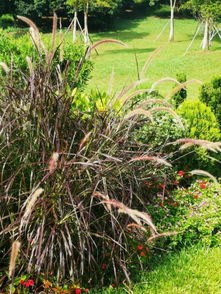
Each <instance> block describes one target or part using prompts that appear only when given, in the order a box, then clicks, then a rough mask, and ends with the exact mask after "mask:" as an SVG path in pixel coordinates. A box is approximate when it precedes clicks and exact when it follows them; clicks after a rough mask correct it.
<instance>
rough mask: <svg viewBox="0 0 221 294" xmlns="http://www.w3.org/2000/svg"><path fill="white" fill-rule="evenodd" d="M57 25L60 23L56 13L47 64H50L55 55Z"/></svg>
mask: <svg viewBox="0 0 221 294" xmlns="http://www.w3.org/2000/svg"><path fill="white" fill-rule="evenodd" d="M57 23H58V18H57V14H56V13H55V12H54V16H53V25H52V33H51V48H50V50H49V52H48V54H47V56H46V63H47V64H50V63H51V61H52V59H53V57H54V53H55V50H56V48H55V45H56V32H57Z"/></svg>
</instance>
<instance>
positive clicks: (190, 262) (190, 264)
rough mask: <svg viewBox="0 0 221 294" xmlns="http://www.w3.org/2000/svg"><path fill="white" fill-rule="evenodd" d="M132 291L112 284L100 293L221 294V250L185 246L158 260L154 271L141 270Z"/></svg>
mask: <svg viewBox="0 0 221 294" xmlns="http://www.w3.org/2000/svg"><path fill="white" fill-rule="evenodd" d="M131 290H132V292H129V291H128V289H123V288H112V287H110V288H108V289H105V290H103V291H102V292H99V293H102V294H112V293H118V294H123V293H134V294H220V293H221V249H220V248H212V249H196V248H192V249H185V250H183V251H182V252H181V253H180V254H171V255H169V256H167V257H164V258H162V260H161V261H160V260H159V259H158V265H157V266H156V267H155V269H154V270H152V271H151V272H150V273H148V272H144V273H142V272H141V273H140V281H139V282H138V283H137V284H135V286H134V287H133V288H131ZM96 293H97V292H96Z"/></svg>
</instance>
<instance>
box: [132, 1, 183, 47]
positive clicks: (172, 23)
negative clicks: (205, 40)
mask: <svg viewBox="0 0 221 294" xmlns="http://www.w3.org/2000/svg"><path fill="white" fill-rule="evenodd" d="M144 1H146V0H134V2H135V3H142V2H144ZM148 2H149V5H155V4H156V3H157V2H160V0H148ZM178 2H179V1H178V0H169V5H170V32H169V41H170V42H172V41H174V12H175V8H176V5H177V3H178Z"/></svg>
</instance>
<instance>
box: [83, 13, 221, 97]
mask: <svg viewBox="0 0 221 294" xmlns="http://www.w3.org/2000/svg"><path fill="white" fill-rule="evenodd" d="M167 22H168V19H167V18H159V17H156V16H155V17H154V16H146V17H145V16H144V17H140V18H131V19H121V20H119V21H117V23H116V29H115V30H114V31H108V32H100V33H96V34H91V37H92V39H93V41H94V42H96V41H98V40H101V39H105V38H108V39H109V38H111V39H117V40H121V41H123V42H125V43H126V44H128V46H129V47H128V48H124V47H120V46H119V45H116V44H103V45H102V46H100V47H99V48H98V52H99V55H96V54H95V53H94V54H93V60H94V62H95V69H94V72H93V78H92V79H91V80H90V82H89V86H88V88H89V89H91V88H92V89H95V88H98V89H99V90H102V91H103V90H107V89H108V86H109V80H110V76H111V73H112V72H114V82H113V89H114V90H120V89H122V87H124V86H125V85H127V84H128V83H131V82H133V81H135V80H137V70H136V60H135V52H136V55H137V59H138V64H139V68H140V69H141V68H142V66H143V64H144V62H145V61H146V59H147V58H148V56H150V54H151V53H152V52H153V51H154V50H155V49H156V48H159V47H160V46H161V45H163V48H162V50H161V52H160V53H159V54H158V55H157V56H156V57H155V58H154V60H153V62H152V63H151V65H150V67H149V69H148V71H147V73H146V75H145V78H147V82H145V83H144V84H143V85H142V86H141V87H143V88H145V87H149V86H150V85H151V84H152V83H153V82H155V81H157V80H158V79H160V78H163V77H168V76H169V77H175V76H176V74H177V73H181V72H184V73H186V74H187V78H188V79H192V78H196V79H200V80H202V81H203V82H206V81H209V80H210V79H211V78H212V77H213V76H215V75H220V72H221V58H220V55H221V42H220V41H219V40H218V39H216V40H214V42H213V43H212V48H211V50H210V51H209V52H206V53H203V52H201V51H200V43H201V36H199V37H198V38H197V39H196V40H195V42H194V44H193V46H192V48H191V50H190V51H189V53H188V54H187V55H186V56H183V54H184V52H185V50H186V48H187V46H188V45H189V43H190V41H191V39H192V37H193V34H194V31H195V29H196V26H197V22H196V21H195V20H193V19H178V20H176V22H175V42H174V43H170V44H169V43H168V42H167V38H168V30H169V27H167V29H166V30H165V32H164V33H163V35H162V36H161V38H160V39H159V40H158V41H155V39H156V37H157V36H158V34H159V33H160V31H161V30H162V28H163V26H164V25H165V24H166V23H167ZM172 86H173V85H171V83H166V84H162V85H161V86H160V89H161V92H162V93H163V94H165V93H167V91H169V89H171V87H172ZM198 89H199V86H197V85H193V86H189V97H193V98H195V97H196V96H197V93H198Z"/></svg>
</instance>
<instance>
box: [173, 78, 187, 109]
mask: <svg viewBox="0 0 221 294" xmlns="http://www.w3.org/2000/svg"><path fill="white" fill-rule="evenodd" d="M176 78H177V80H178V81H179V82H180V83H184V82H186V81H187V79H186V74H185V73H180V74H177V76H176ZM186 97H187V90H186V89H185V88H182V89H181V90H180V91H178V92H177V93H176V94H175V95H174V96H173V97H172V102H173V104H174V105H175V107H176V108H177V107H178V106H179V105H180V104H181V103H183V102H184V100H185V99H186Z"/></svg>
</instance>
